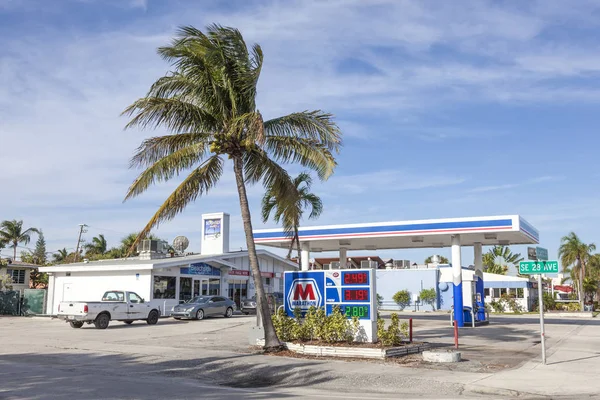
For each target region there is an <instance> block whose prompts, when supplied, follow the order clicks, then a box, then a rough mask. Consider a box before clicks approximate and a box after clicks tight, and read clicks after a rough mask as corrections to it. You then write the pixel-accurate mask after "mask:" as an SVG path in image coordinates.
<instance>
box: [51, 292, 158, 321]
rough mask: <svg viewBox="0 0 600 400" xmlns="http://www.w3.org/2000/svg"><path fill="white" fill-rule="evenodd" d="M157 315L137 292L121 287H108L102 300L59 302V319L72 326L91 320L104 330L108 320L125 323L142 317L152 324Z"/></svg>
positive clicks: (154, 309) (155, 310)
mask: <svg viewBox="0 0 600 400" xmlns="http://www.w3.org/2000/svg"><path fill="white" fill-rule="evenodd" d="M159 316H160V313H159V312H158V310H157V309H156V308H155V307H152V306H151V305H150V304H149V303H146V302H144V299H143V298H141V297H140V296H138V295H137V294H136V293H134V292H127V291H122V290H109V291H108V292H106V293H104V295H103V296H102V301H92V302H90V301H61V302H60V304H59V305H58V318H60V319H64V320H65V321H66V322H68V323H69V324H71V327H72V328H81V327H82V326H83V324H84V323H87V324H91V323H94V325H95V326H96V328H98V329H106V328H108V324H109V323H110V321H111V320H112V321H123V322H125V323H126V324H131V323H132V322H133V321H136V320H144V321H146V322H147V323H148V325H154V324H156V323H157V322H158V318H159Z"/></svg>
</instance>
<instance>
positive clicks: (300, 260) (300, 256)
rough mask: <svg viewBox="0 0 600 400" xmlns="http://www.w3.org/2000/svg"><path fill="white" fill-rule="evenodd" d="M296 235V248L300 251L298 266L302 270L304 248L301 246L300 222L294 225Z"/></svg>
mask: <svg viewBox="0 0 600 400" xmlns="http://www.w3.org/2000/svg"><path fill="white" fill-rule="evenodd" d="M294 237H295V238H296V249H297V251H298V267H299V268H300V270H302V249H301V248H300V236H299V235H298V224H296V226H295V227H294Z"/></svg>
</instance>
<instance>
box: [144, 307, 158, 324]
mask: <svg viewBox="0 0 600 400" xmlns="http://www.w3.org/2000/svg"><path fill="white" fill-rule="evenodd" d="M157 322H158V311H156V310H152V311H150V314H148V319H147V320H146V323H147V324H148V325H156V323H157Z"/></svg>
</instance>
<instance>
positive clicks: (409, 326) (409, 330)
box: [408, 318, 412, 343]
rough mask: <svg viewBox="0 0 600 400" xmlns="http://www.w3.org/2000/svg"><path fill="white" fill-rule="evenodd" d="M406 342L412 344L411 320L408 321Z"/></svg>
mask: <svg viewBox="0 0 600 400" xmlns="http://www.w3.org/2000/svg"><path fill="white" fill-rule="evenodd" d="M408 340H409V341H410V343H412V318H409V319H408Z"/></svg>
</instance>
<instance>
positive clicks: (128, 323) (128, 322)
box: [123, 321, 133, 325]
mask: <svg viewBox="0 0 600 400" xmlns="http://www.w3.org/2000/svg"><path fill="white" fill-rule="evenodd" d="M123 322H125V323H126V324H127V325H131V324H133V321H123Z"/></svg>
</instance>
